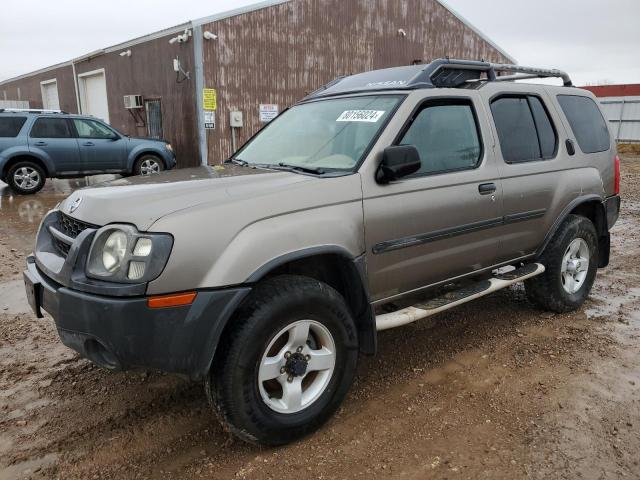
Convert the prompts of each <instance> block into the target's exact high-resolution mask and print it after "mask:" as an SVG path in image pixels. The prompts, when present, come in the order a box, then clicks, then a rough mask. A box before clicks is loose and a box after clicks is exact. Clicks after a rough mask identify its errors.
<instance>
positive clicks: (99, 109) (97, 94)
mask: <svg viewBox="0 0 640 480" xmlns="http://www.w3.org/2000/svg"><path fill="white" fill-rule="evenodd" d="M78 83H79V84H80V103H81V107H82V113H83V114H85V115H93V116H94V117H96V118H100V119H102V120H104V121H105V122H109V105H108V104H107V82H106V80H105V77H104V72H103V71H100V72H90V73H84V74H82V75H78Z"/></svg>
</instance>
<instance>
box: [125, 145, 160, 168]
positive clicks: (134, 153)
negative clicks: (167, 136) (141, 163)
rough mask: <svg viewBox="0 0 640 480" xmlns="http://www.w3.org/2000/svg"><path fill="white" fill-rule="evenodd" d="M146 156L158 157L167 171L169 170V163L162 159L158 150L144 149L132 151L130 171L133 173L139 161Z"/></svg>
mask: <svg viewBox="0 0 640 480" xmlns="http://www.w3.org/2000/svg"><path fill="white" fill-rule="evenodd" d="M145 155H153V156H154V157H156V158H157V159H158V160H160V161H161V162H162V165H164V168H165V169H166V168H167V162H166V161H165V159H164V158H163V157H162V155H161V154H160V152H158V151H157V150H154V149H152V148H148V147H144V149H142V150H134V151H132V152H131V154H130V155H129V170H131V171H132V172H133V169H134V168H135V166H136V163H137V162H138V160H140V159H141V158H142V157H144V156H145Z"/></svg>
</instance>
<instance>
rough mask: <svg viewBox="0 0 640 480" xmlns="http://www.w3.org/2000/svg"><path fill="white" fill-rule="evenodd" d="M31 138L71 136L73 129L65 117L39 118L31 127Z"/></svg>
mask: <svg viewBox="0 0 640 480" xmlns="http://www.w3.org/2000/svg"><path fill="white" fill-rule="evenodd" d="M29 136H30V137H31V138H69V137H71V136H72V135H71V131H70V130H69V124H68V123H67V121H66V120H65V119H64V118H46V117H41V118H38V119H37V120H36V121H35V123H34V124H33V127H31V134H30V135H29Z"/></svg>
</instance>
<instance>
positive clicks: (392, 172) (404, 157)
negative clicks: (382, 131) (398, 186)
mask: <svg viewBox="0 0 640 480" xmlns="http://www.w3.org/2000/svg"><path fill="white" fill-rule="evenodd" d="M421 165H422V164H421V162H420V154H419V153H418V150H417V149H416V147H414V146H413V145H392V146H391V147H387V148H385V149H384V152H383V153H382V162H381V163H380V166H379V167H378V171H377V172H376V181H377V182H378V183H382V184H386V183H389V182H393V181H395V180H398V179H399V178H402V177H406V176H407V175H411V174H412V173H415V172H417V171H418V170H420V166H421Z"/></svg>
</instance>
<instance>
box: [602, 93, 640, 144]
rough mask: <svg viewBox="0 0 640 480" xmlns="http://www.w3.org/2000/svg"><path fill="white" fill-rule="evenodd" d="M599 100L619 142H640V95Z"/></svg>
mask: <svg viewBox="0 0 640 480" xmlns="http://www.w3.org/2000/svg"><path fill="white" fill-rule="evenodd" d="M598 101H599V102H600V105H602V110H603V112H604V114H605V117H606V118H607V120H608V121H609V128H610V129H611V131H612V132H613V135H614V136H615V138H616V140H617V141H618V142H621V143H636V142H640V96H638V97H603V98H599V99H598Z"/></svg>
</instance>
